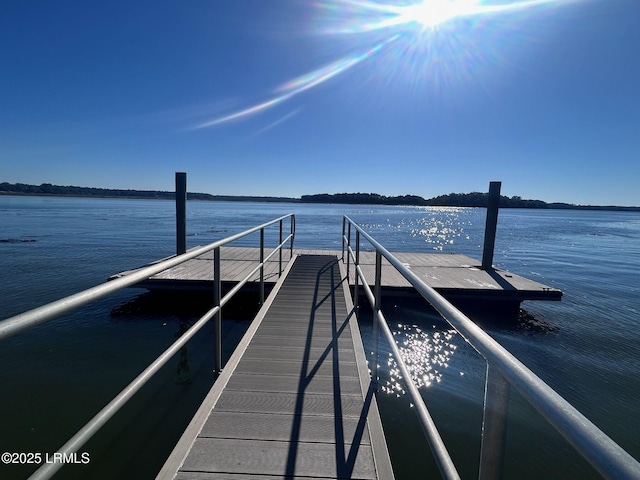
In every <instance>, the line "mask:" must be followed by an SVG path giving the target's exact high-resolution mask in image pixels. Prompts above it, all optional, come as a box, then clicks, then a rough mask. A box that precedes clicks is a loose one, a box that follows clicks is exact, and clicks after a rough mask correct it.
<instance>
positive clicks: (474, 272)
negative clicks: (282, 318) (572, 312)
mask: <svg viewBox="0 0 640 480" xmlns="http://www.w3.org/2000/svg"><path fill="white" fill-rule="evenodd" d="M269 251H270V250H269ZM293 254H294V255H330V256H333V257H338V258H341V257H342V253H341V252H340V251H337V250H309V249H294V250H293ZM282 255H283V258H282V264H280V261H279V257H278V256H274V257H273V258H272V259H270V260H269V261H267V262H266V263H265V267H264V282H265V283H266V284H271V285H273V284H275V283H276V281H277V280H278V278H279V272H280V269H281V268H284V267H285V266H286V263H287V262H288V261H289V259H290V255H291V254H290V252H289V251H284V252H283V253H282ZM393 255H394V256H395V257H396V258H397V259H398V260H400V261H401V262H402V263H403V264H404V265H405V266H407V267H408V268H409V269H411V271H413V273H415V274H416V275H418V276H419V277H420V279H421V280H423V281H424V282H425V283H426V284H427V285H429V286H430V287H432V288H434V289H435V290H436V291H437V292H439V293H440V294H442V295H443V296H444V297H445V298H447V299H448V300H450V301H454V302H455V301H456V300H473V301H485V302H503V303H511V304H517V305H519V304H520V302H522V301H524V300H551V301H558V300H560V299H561V298H562V291H560V290H558V289H556V288H552V287H549V286H547V285H543V284H542V283H538V282H536V281H533V280H530V279H528V278H524V277H521V276H519V275H516V274H514V273H510V272H508V271H505V270H500V269H489V270H483V269H482V268H481V265H480V261H478V260H475V259H473V258H471V257H468V256H466V255H460V254H443V253H404V252H399V253H393ZM221 258H222V261H221V277H222V283H223V288H224V287H226V289H228V288H230V286H232V285H235V284H236V283H237V282H239V281H241V280H242V279H243V278H244V277H245V276H246V275H247V274H248V273H249V272H250V271H251V270H252V269H253V268H255V266H256V264H257V263H258V262H259V259H260V249H259V248H255V247H222V248H221ZM360 264H361V269H362V271H363V273H364V276H365V278H366V279H367V283H368V285H369V286H371V287H372V288H373V284H374V279H375V252H367V251H363V252H360ZM133 271H135V270H131V271H127V272H122V273H119V274H117V275H114V276H113V277H111V278H117V277H121V276H125V275H127V274H128V273H131V272H133ZM251 283H253V285H254V286H256V285H257V283H258V275H257V274H256V276H255V280H254V281H253V282H250V283H249V285H251ZM349 285H350V286H351V287H353V286H354V285H355V269H354V268H353V265H351V266H350V268H349ZM136 286H137V287H143V288H148V289H152V290H153V289H162V288H165V289H188V290H208V291H211V290H212V289H213V252H208V253H205V254H203V255H200V256H198V257H196V258H194V259H192V260H188V261H186V262H184V263H183V264H181V265H178V266H176V267H173V268H170V269H167V270H165V271H163V272H161V273H158V274H156V275H154V276H152V277H151V278H149V279H148V280H145V281H143V282H141V283H139V284H137V285H136ZM382 289H383V291H384V292H385V293H386V294H389V295H417V294H416V293H415V290H414V289H413V288H412V287H411V286H410V284H409V282H408V281H407V280H406V279H405V278H404V277H403V276H402V275H401V274H400V273H398V272H397V270H396V269H395V268H393V266H391V265H390V264H389V262H388V261H387V260H386V259H384V258H383V260H382Z"/></svg>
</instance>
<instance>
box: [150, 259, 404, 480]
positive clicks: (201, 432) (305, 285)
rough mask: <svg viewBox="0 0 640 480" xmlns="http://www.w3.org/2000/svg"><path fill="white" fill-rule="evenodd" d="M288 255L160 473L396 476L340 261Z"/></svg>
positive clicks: (215, 476) (186, 475)
mask: <svg viewBox="0 0 640 480" xmlns="http://www.w3.org/2000/svg"><path fill="white" fill-rule="evenodd" d="M294 260H295V261H294V262H291V263H289V264H288V265H287V269H286V271H285V272H284V273H283V276H282V278H281V280H279V281H278V283H277V284H276V285H275V287H274V289H273V291H272V293H271V295H270V296H269V297H268V299H267V301H266V302H265V305H264V306H263V308H262V309H261V310H260V312H259V313H258V316H257V318H256V319H255V320H254V321H253V323H252V325H251V327H250V328H249V330H248V332H247V334H246V335H245V337H244V338H243V339H242V341H241V343H240V345H239V346H238V348H237V349H236V351H235V352H234V354H233V355H232V357H231V359H230V360H229V362H228V364H227V365H226V366H225V368H224V370H223V372H222V373H221V375H220V377H219V378H218V380H217V381H216V383H215V385H214V386H213V388H212V390H211V391H210V393H209V394H208V396H207V398H206V399H205V401H204V403H203V404H202V406H201V407H200V409H199V411H198V412H197V414H196V416H195V417H194V419H193V421H192V422H191V424H190V425H189V427H188V428H187V430H186V431H185V433H184V435H183V437H182V438H181V440H180V441H179V443H178V445H177V446H176V448H175V449H174V451H173V453H172V454H171V456H170V457H169V459H168V460H167V462H166V464H165V466H164V467H163V469H162V471H161V472H160V474H159V475H158V478H159V479H163V480H164V479H170V478H171V479H172V478H177V479H180V480H186V479H200V480H204V479H208V480H214V479H249V478H250V479H254V480H260V479H284V478H286V479H296V478H300V479H302V478H304V479H307V480H309V479H326V478H333V479H336V478H345V479H346V478H352V479H376V478H384V479H387V478H393V473H392V470H391V464H390V460H389V455H388V452H387V447H386V443H385V440H384V435H383V432H382V426H381V422H380V417H379V415H378V410H377V406H376V402H375V397H374V395H373V387H372V385H371V383H370V377H369V373H368V370H367V365H366V360H365V356H364V350H363V347H362V342H361V339H360V333H359V330H358V325H357V321H356V318H355V315H353V306H352V303H351V299H350V295H349V293H348V285H347V284H346V282H342V281H341V279H342V278H344V277H345V275H346V272H345V270H344V265H343V264H342V263H341V262H338V259H337V256H336V255H335V254H334V255H299V256H294ZM223 264H224V262H223Z"/></svg>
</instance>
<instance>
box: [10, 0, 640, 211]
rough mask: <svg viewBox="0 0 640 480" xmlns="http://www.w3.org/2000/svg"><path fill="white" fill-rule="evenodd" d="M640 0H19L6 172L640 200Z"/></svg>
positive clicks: (216, 184)
mask: <svg viewBox="0 0 640 480" xmlns="http://www.w3.org/2000/svg"><path fill="white" fill-rule="evenodd" d="M639 21H640V1H638V0H492V1H488V0H487V1H482V0H396V1H394V0H317V1H311V0H190V1H188V2H185V1H184V0H163V1H162V2H158V1H157V0H154V1H151V0H137V1H129V0H126V1H123V0H111V1H109V2H88V1H80V0H75V1H69V0H57V1H55V2H52V1H50V0H30V1H28V2H24V1H5V2H2V3H1V4H0V182H10V183H29V184H37V185H39V184H41V183H52V184H57V185H78V186H88V187H104V188H124V189H140V190H172V189H173V188H174V172H176V171H184V172H187V182H188V190H189V191H193V192H205V193H211V194H219V195H259V196H289V197H298V196H300V195H304V194H314V193H342V192H375V193H379V194H383V195H405V194H410V195H420V196H422V197H425V198H430V197H433V196H437V195H442V194H447V193H466V192H472V191H487V189H488V185H489V182H490V181H494V180H499V181H502V194H503V195H507V196H514V195H517V196H521V197H523V198H529V199H540V200H545V201H548V202H568V203H576V204H594V205H633V206H638V205H640V188H638V184H639V183H640V28H639V26H638V25H639V23H638V22H639Z"/></svg>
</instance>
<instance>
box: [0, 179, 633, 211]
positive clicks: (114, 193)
mask: <svg viewBox="0 0 640 480" xmlns="http://www.w3.org/2000/svg"><path fill="white" fill-rule="evenodd" d="M0 194H6V195H64V196H76V197H116V198H117V197H123V198H147V199H165V200H173V199H174V198H175V193H174V192H165V191H157V190H114V189H110V188H93V187H74V186H60V185H52V184H50V183H43V184H42V185H27V184H24V183H7V182H4V183H0ZM187 198H188V199H189V200H212V201H233V202H294V203H295V202H301V203H342V204H364V205H417V206H433V207H486V206H487V202H488V198H489V194H488V193H482V192H472V193H450V194H448V195H440V196H438V197H434V198H429V199H425V198H422V197H420V196H418V195H400V196H396V197H388V196H385V195H380V194H377V193H336V194H329V193H321V194H317V195H302V197H300V198H290V197H256V196H234V195H211V194H209V193H191V192H189V193H187ZM500 207H501V208H546V209H581V210H612V211H613V210H616V211H632V212H640V207H617V206H596V205H573V204H570V203H547V202H544V201H542V200H525V199H523V198H521V197H519V196H513V197H506V196H504V195H503V196H501V197H500Z"/></svg>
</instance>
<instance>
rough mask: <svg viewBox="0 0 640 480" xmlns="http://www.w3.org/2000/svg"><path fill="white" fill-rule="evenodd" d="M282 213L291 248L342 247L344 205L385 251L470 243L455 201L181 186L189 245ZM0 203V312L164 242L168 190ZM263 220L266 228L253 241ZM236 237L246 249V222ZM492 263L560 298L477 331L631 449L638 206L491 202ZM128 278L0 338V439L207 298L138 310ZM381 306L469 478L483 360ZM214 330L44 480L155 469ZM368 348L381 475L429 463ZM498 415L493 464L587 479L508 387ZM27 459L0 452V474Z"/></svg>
mask: <svg viewBox="0 0 640 480" xmlns="http://www.w3.org/2000/svg"><path fill="white" fill-rule="evenodd" d="M289 212H294V213H296V216H297V234H296V246H297V247H302V248H304V247H309V248H331V249H338V248H340V228H341V216H342V215H343V214H345V213H346V214H348V215H349V216H350V217H351V218H353V219H354V220H356V221H357V222H359V223H360V224H362V225H363V226H364V227H365V228H366V229H367V230H368V231H369V232H370V233H371V234H372V235H373V236H374V237H375V238H377V239H378V240H379V241H380V242H381V243H382V244H384V245H385V246H387V247H388V248H389V250H391V251H420V252H443V253H448V252H456V253H463V254H466V255H469V256H472V257H474V258H477V259H479V258H480V257H481V251H482V242H483V230H484V216H485V211H484V210H483V209H462V208H420V207H387V206H374V207H370V206H366V207H365V206H344V205H298V204H268V203H250V204H249V203H226V202H220V203H218V202H195V201H193V202H190V203H189V204H188V213H187V217H188V219H187V221H188V225H187V230H188V235H189V236H188V240H187V241H188V246H189V247H190V246H195V245H202V244H206V243H209V242H212V241H214V240H217V239H219V238H222V237H224V236H227V235H230V234H233V233H237V232H239V231H242V230H244V229H246V228H249V227H252V226H254V225H257V224H259V223H263V222H265V221H267V220H270V219H271V218H275V217H277V216H280V215H282V214H285V213H289ZM0 218H1V219H2V221H1V222H0V292H2V293H1V297H0V298H1V299H2V300H1V301H0V318H6V317H9V316H11V315H15V314H17V313H20V312H22V311H24V310H27V309H30V308H34V307H37V306H39V305H42V304H43V303H46V302H49V301H52V300H55V299H58V298H60V297H62V296H66V295H69V294H72V293H75V292H76V291H78V290H81V289H85V288H89V287H91V286H93V285H96V284H98V283H101V282H103V281H104V280H105V279H106V278H107V277H108V276H109V275H111V274H113V273H116V272H118V271H122V270H126V269H130V268H133V267H136V266H140V265H143V264H145V263H147V262H149V261H152V260H156V259H158V258H162V257H165V256H168V255H171V254H172V253H173V250H174V244H175V237H174V235H175V233H174V231H175V217H174V205H173V203H172V202H166V201H159V200H158V201H151V200H127V199H122V200H114V199H77V198H53V197H13V196H0ZM276 235H277V228H276V229H274V230H273V232H272V233H271V234H268V235H267V242H268V243H269V242H270V243H271V244H275V236H276ZM238 245H252V246H257V245H258V237H257V236H255V238H249V239H247V240H243V241H241V242H239V243H238ZM363 246H364V247H366V246H365V245H363ZM494 263H495V264H496V266H498V267H500V268H504V269H508V270H511V271H512V272H514V273H518V274H520V275H523V276H526V277H529V278H532V279H534V280H537V281H540V282H542V283H545V284H547V285H550V286H553V287H556V288H559V289H561V290H563V292H564V297H563V299H562V301H561V302H525V303H524V304H523V307H524V308H525V309H526V310H527V312H528V313H529V314H531V315H532V316H533V317H535V318H536V319H537V322H536V323H535V325H533V324H532V323H530V322H524V321H523V322H520V323H518V324H515V325H512V326H495V325H492V326H488V327H487V328H488V331H489V333H490V334H491V335H492V336H493V337H494V338H496V339H497V340H498V341H500V342H501V343H502V344H503V345H504V346H505V347H506V348H507V349H509V350H510V351H511V352H512V353H514V354H515V355H516V356H517V357H519V358H520V359H521V360H522V361H523V362H524V363H525V364H526V365H527V366H529V367H530V368H531V369H532V370H533V371H534V372H536V373H537V374H538V375H539V376H540V377H542V378H543V379H544V380H545V381H546V382H547V383H549V384H550V385H551V386H552V387H553V388H555V389H556V390H557V391H558V392H559V393H560V394H561V395H563V396H564V397H565V398H566V399H567V400H569V401H570V402H572V403H573V404H574V405H575V406H576V407H577V408H578V409H579V410H580V411H581V412H583V413H584V414H585V415H586V416H587V417H588V418H590V419H591V420H592V421H593V422H594V423H596V424H597V425H598V426H599V427H600V428H602V429H603V430H604V431H605V432H606V433H607V434H608V435H610V436H611V437H612V438H613V439H614V440H615V441H617V442H618V443H620V444H621V445H622V446H623V447H624V448H625V449H626V450H627V451H628V452H630V453H631V454H632V455H634V456H635V457H636V458H640V435H638V431H639V428H640V415H639V413H638V405H640V379H639V377H638V372H639V371H640V347H639V346H640V328H639V326H640V325H639V324H640V287H639V285H640V282H638V272H639V268H640V215H639V214H635V213H626V212H625V213H621V212H587V211H539V210H536V211H527V210H502V211H501V212H500V217H499V225H498V238H497V241H496V254H495V259H494ZM141 293H143V291H140V290H135V289H128V290H125V291H122V292H119V293H117V294H116V295H113V296H111V297H108V298H107V299H103V300H101V301H98V302H96V303H94V304H92V305H90V306H87V307H84V308H82V309H80V310H77V311H75V312H73V313H72V314H69V315H66V316H64V317H61V318H59V319H56V320H53V321H50V322H48V323H46V324H44V325H41V326H39V327H36V328H33V329H31V330H28V331H25V332H22V333H20V334H18V335H16V336H14V337H11V338H10V339H7V340H4V341H2V343H1V345H0V357H1V362H2V365H3V368H2V370H1V371H0V383H1V384H2V395H0V416H1V417H0V429H1V431H2V434H1V435H0V451H2V452H4V451H10V452H14V451H15V452H49V453H51V452H54V451H55V450H57V449H58V448H59V447H60V446H61V445H62V444H63V443H64V442H65V441H66V440H67V439H68V438H69V437H70V436H72V435H73V434H74V433H75V432H76V431H77V430H78V429H79V428H80V427H81V426H82V425H84V423H86V422H87V421H88V420H89V419H90V418H91V417H92V416H93V415H94V414H95V413H96V412H97V411H99V410H100V409H101V408H102V407H103V406H104V405H105V404H106V403H108V402H109V401H110V400H111V399H112V398H113V396H115V395H116V394H117V393H118V392H119V391H120V390H121V389H122V388H123V387H124V386H126V385H127V384H128V383H129V382H130V381H131V380H132V379H133V378H134V377H135V376H136V375H137V374H139V373H140V372H141V371H142V370H143V369H144V368H145V367H146V366H147V365H148V364H149V363H150V362H151V361H152V360H153V359H154V358H155V357H156V356H157V355H158V354H159V353H160V352H162V351H163V350H164V349H165V348H167V347H168V346H169V345H170V343H171V342H172V341H173V340H174V339H175V337H176V336H177V335H179V334H180V332H181V331H183V330H184V329H185V328H186V327H188V325H190V324H191V323H192V322H193V321H194V319H196V318H197V317H198V316H199V315H200V314H201V313H202V312H203V311H204V310H203V309H206V305H200V304H197V303H195V304H194V303H193V302H192V301H191V300H190V301H189V304H190V308H185V307H184V305H174V306H173V308H172V306H171V304H170V305H166V304H160V305H157V306H156V308H154V305H155V304H156V303H157V300H156V299H154V298H151V299H150V300H148V302H147V306H146V307H145V308H140V307H139V303H140V302H138V308H124V309H123V308H121V306H122V305H123V304H128V303H127V302H130V301H131V300H132V299H134V298H136V297H137V296H138V295H140V294H141ZM149 304H151V305H150V306H149ZM119 307H120V308H119ZM253 308H254V306H252V304H251V301H249V300H246V299H245V300H244V303H243V304H242V305H241V306H238V307H237V308H232V309H230V310H229V312H228V313H225V322H224V335H225V341H226V342H227V345H228V348H227V349H226V351H225V356H227V357H228V355H229V354H230V353H231V345H232V344H233V343H234V342H236V341H237V340H238V339H239V338H240V337H241V336H242V334H243V333H244V331H245V329H246V328H247V326H248V324H249V321H248V319H249V318H250V317H251V312H252V311H253ZM114 309H115V310H114ZM123 311H124V312H126V313H118V312H123ZM386 313H387V315H388V318H389V322H390V325H391V326H392V329H393V330H394V332H395V334H396V339H397V342H398V344H399V345H400V346H401V348H402V350H403V352H404V355H405V358H406V359H407V361H408V362H409V363H410V365H411V368H412V371H413V374H414V378H415V379H416V380H417V381H418V382H419V383H420V384H421V385H422V387H421V391H422V392H423V396H424V397H425V399H426V401H427V403H428V405H429V408H430V409H431V410H432V414H433V416H434V418H435V420H436V423H437V424H438V426H439V427H440V428H441V429H442V433H443V437H444V438H445V441H446V442H447V445H448V446H449V447H450V449H451V451H452V455H453V456H454V460H455V461H457V462H460V473H461V474H462V476H463V478H476V477H477V467H476V463H477V458H478V456H479V448H480V443H479V442H480V426H481V422H482V396H483V385H484V375H485V365H484V362H483V361H482V359H481V358H479V357H478V355H477V354H476V353H475V352H474V351H473V350H472V349H471V348H469V347H468V346H467V345H466V344H465V343H464V341H463V340H462V339H461V338H460V336H459V335H457V334H456V333H455V332H454V331H453V330H451V329H450V328H449V327H448V326H447V325H446V324H444V323H443V322H442V321H441V320H440V319H439V318H438V317H436V316H434V315H433V314H431V313H428V312H426V311H425V309H424V306H423V305H422V304H421V303H420V302H417V301H415V302H403V303H401V304H390V305H388V311H387V312H386ZM362 317H363V320H362V331H363V337H364V341H365V345H366V346H369V343H370V329H369V327H370V326H369V324H368V322H367V320H366V314H364V315H362ZM532 325H533V326H532ZM212 339H213V332H212V328H205V329H204V330H203V331H202V332H201V333H199V334H198V335H196V337H195V338H194V339H193V340H192V341H191V342H190V343H189V344H188V348H187V349H186V351H183V352H182V353H181V354H180V355H178V356H176V358H175V359H172V360H171V361H170V362H169V364H168V365H167V367H165V368H164V370H163V371H162V372H161V374H160V375H158V376H157V377H156V378H155V379H154V380H152V381H151V383H150V384H149V385H147V386H146V387H144V388H143V389H142V390H141V392H139V394H137V395H136V397H135V399H134V401H133V402H131V404H130V405H128V406H127V407H126V408H125V409H124V410H123V411H122V412H121V413H119V414H118V415H117V416H116V417H115V419H114V421H112V422H111V423H109V424H108V426H107V427H106V428H105V429H103V430H102V431H101V432H100V433H99V434H97V435H96V436H95V437H94V438H93V439H92V440H91V441H90V442H89V443H88V444H87V445H86V446H85V447H83V449H82V451H86V452H89V454H90V456H91V462H90V463H89V465H77V466H69V467H65V468H64V469H63V470H61V474H60V476H59V477H56V478H118V477H120V478H122V477H124V476H126V477H128V478H153V477H154V475H155V473H156V472H157V470H158V469H159V468H160V466H161V465H162V463H163V461H164V458H165V457H166V456H167V455H168V453H169V452H170V450H171V449H172V447H173V444H174V443H175V441H176V440H177V438H178V437H179V436H180V434H181V432H182V430H183V429H184V428H185V426H186V424H187V422H188V421H189V419H190V417H191V415H192V414H193V412H194V411H195V410H196V409H197V407H198V405H199V402H200V401H201V400H202V398H203V397H204V395H205V394H206V392H207V391H208V389H209V388H210V385H211V384H212V382H213V380H214V377H213V374H212V373H211V372H212V369H213V355H212V349H211V345H212V342H213V340H212ZM382 356H383V357H382V358H383V361H382V362H381V363H382V370H383V372H382V373H383V389H382V390H383V392H382V393H381V394H380V396H379V403H380V406H381V410H382V415H383V421H384V423H385V432H386V433H387V435H388V436H389V439H390V451H391V455H392V460H393V462H394V468H395V469H396V473H397V478H404V479H410V478H415V477H416V476H418V474H419V475H421V476H424V475H428V474H429V473H431V472H432V471H433V470H434V468H435V467H434V465H433V462H432V461H431V460H429V454H427V453H426V452H428V451H429V449H428V446H427V445H426V443H425V442H424V441H423V440H422V434H421V432H420V429H419V427H418V426H417V424H416V422H415V420H414V415H413V412H412V409H411V405H410V403H409V401H408V399H407V398H406V395H405V394H404V387H403V383H402V379H401V378H400V377H399V376H398V373H397V370H396V365H395V364H394V362H393V361H392V360H387V357H386V353H385V352H384V351H383V353H382ZM509 414H510V418H509V430H508V439H507V459H506V461H507V464H506V468H505V478H518V479H520V478H530V479H534V478H557V479H561V478H598V476H597V475H596V474H595V473H593V472H592V471H591V469H590V468H589V467H588V466H587V465H585V464H584V462H583V461H582V460H581V459H580V458H579V457H578V456H577V455H576V454H574V453H573V452H572V451H571V449H570V448H568V447H566V445H565V443H564V441H563V440H562V439H560V438H558V437H559V436H558V435H557V434H555V433H554V432H553V431H552V430H551V429H550V428H549V427H548V426H546V423H545V422H544V420H542V419H541V417H540V416H539V415H538V414H537V413H536V412H535V411H533V410H532V409H531V408H530V407H528V406H526V405H525V404H524V403H523V402H522V401H521V399H520V398H519V397H518V395H517V394H516V393H514V394H512V402H511V405H510V412H509ZM32 470H33V468H30V467H13V466H11V467H7V466H4V465H0V478H25V477H26V476H27V475H28V474H29V473H30V472H31V471H32ZM124 472H126V474H125V473H124Z"/></svg>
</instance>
